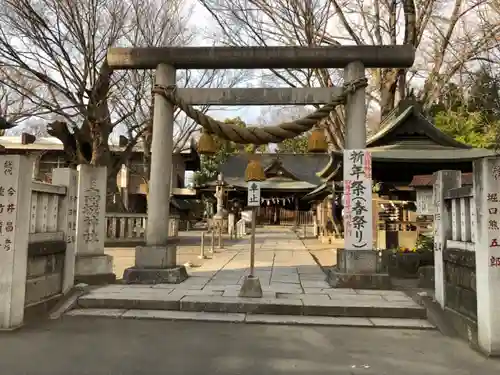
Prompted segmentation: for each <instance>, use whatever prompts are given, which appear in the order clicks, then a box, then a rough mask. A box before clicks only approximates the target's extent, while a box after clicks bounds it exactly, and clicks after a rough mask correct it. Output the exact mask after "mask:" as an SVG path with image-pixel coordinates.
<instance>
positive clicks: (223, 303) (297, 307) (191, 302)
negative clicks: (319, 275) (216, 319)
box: [180, 296, 303, 315]
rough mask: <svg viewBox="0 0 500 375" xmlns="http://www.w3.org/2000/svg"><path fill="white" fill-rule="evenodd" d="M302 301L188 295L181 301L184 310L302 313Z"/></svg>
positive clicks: (181, 308)
mask: <svg viewBox="0 0 500 375" xmlns="http://www.w3.org/2000/svg"><path fill="white" fill-rule="evenodd" d="M302 307H303V305H302V301H300V300H279V299H274V298H273V299H271V298H269V299H268V298H259V299H256V298H240V297H210V296H187V297H184V298H183V299H182V300H181V302H180V310H182V311H209V312H227V313H252V314H289V315H301V314H302Z"/></svg>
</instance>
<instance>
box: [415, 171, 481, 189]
mask: <svg viewBox="0 0 500 375" xmlns="http://www.w3.org/2000/svg"><path fill="white" fill-rule="evenodd" d="M434 180H435V179H434V176H433V175H431V174H421V175H417V176H413V180H411V183H410V186H412V187H432V185H434ZM466 185H472V173H462V186H466Z"/></svg>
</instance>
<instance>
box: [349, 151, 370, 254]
mask: <svg viewBox="0 0 500 375" xmlns="http://www.w3.org/2000/svg"><path fill="white" fill-rule="evenodd" d="M372 212H373V207H372V160H371V154H370V152H368V151H366V150H344V228H345V234H344V241H345V245H344V247H345V248H346V249H348V250H355V249H362V250H370V249H372V247H373V225H372V221H373V218H372Z"/></svg>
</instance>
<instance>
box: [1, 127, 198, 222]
mask: <svg viewBox="0 0 500 375" xmlns="http://www.w3.org/2000/svg"><path fill="white" fill-rule="evenodd" d="M123 141H126V140H123V139H122V142H121V144H117V145H116V144H110V149H111V152H112V153H114V154H115V155H119V154H120V152H123V150H124V149H125V146H126V143H125V142H123ZM0 146H3V152H7V153H9V152H12V153H20V152H22V153H25V154H28V155H30V156H32V157H33V179H35V180H39V181H42V182H50V181H51V178H52V170H53V169H54V168H63V167H66V166H68V163H67V162H66V159H65V157H64V150H63V145H62V143H61V141H60V140H59V139H57V138H55V137H40V138H36V139H35V138H34V137H33V136H29V135H28V136H26V135H23V136H3V137H0ZM173 164H174V168H173V170H172V185H171V186H172V192H171V194H172V212H174V213H176V212H177V213H182V212H189V210H190V205H189V200H192V199H194V198H196V192H195V191H194V190H193V189H189V188H187V187H186V185H185V178H184V175H185V172H186V171H194V170H198V169H199V168H200V157H199V155H198V152H197V151H196V148H195V147H194V144H191V147H190V148H189V149H187V150H183V151H181V152H176V153H174V154H173ZM144 170H145V166H144V161H143V148H142V146H141V144H140V143H139V144H138V145H137V146H136V147H134V149H133V151H132V154H131V156H130V159H129V160H128V162H127V164H126V165H122V168H121V170H120V171H119V172H118V176H117V184H118V186H119V187H120V189H121V190H122V191H121V196H122V197H123V201H124V205H125V207H126V208H127V209H128V211H130V212H137V213H146V212H147V191H146V190H147V189H146V185H145V183H144V178H143V176H144V173H143V172H144Z"/></svg>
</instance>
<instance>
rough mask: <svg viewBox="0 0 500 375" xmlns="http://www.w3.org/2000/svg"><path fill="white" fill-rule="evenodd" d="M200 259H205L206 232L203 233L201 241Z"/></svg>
mask: <svg viewBox="0 0 500 375" xmlns="http://www.w3.org/2000/svg"><path fill="white" fill-rule="evenodd" d="M200 259H205V232H203V231H202V232H201V239H200Z"/></svg>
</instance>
